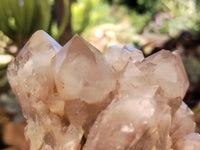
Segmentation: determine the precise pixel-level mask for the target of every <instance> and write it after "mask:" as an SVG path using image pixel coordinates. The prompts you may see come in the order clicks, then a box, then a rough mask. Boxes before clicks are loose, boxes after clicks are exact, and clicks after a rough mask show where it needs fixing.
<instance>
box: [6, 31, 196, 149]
mask: <svg viewBox="0 0 200 150" xmlns="http://www.w3.org/2000/svg"><path fill="white" fill-rule="evenodd" d="M8 79H9V82H10V85H11V87H12V89H13V91H14V93H15V94H16V96H17V97H18V99H19V102H20V104H21V107H22V109H23V113H24V117H25V118H26V119H27V126H26V129H25V135H26V138H27V139H28V140H29V141H30V148H31V150H53V149H54V150H199V148H200V135H199V134H197V133H194V132H195V123H194V121H193V113H192V111H191V110H190V109H189V108H188V107H187V105H186V104H184V103H183V102H182V99H183V97H184V95H185V93H186V90H187V88H188V85H189V83H188V79H187V76H186V73H185V69H184V66H183V64H182V61H181V58H180V56H179V55H178V54H177V53H176V52H169V51H166V50H162V51H160V52H158V53H156V54H154V55H152V56H149V57H147V58H144V56H143V54H142V52H141V51H139V50H137V49H134V48H133V47H130V46H125V47H123V48H118V47H110V48H109V49H108V50H107V51H106V52H105V53H101V52H100V51H98V50H97V49H96V48H95V47H93V46H92V45H90V44H89V43H88V42H86V41H85V40H83V39H82V38H80V37H79V36H77V35H76V36H74V37H73V38H72V39H71V40H70V41H69V42H68V43H67V44H66V45H65V46H64V47H61V46H60V45H59V44H58V43H57V42H56V41H55V40H54V39H52V38H51V37H50V36H49V35H48V34H47V33H45V32H44V31H37V32H36V33H35V34H33V36H32V37H31V38H30V40H29V41H28V42H27V44H26V45H25V46H24V47H23V49H22V50H21V51H20V53H19V54H18V56H17V57H16V58H15V59H14V60H13V61H12V62H11V63H10V65H9V67H8Z"/></svg>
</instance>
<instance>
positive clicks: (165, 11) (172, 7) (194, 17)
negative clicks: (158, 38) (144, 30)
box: [147, 0, 200, 36]
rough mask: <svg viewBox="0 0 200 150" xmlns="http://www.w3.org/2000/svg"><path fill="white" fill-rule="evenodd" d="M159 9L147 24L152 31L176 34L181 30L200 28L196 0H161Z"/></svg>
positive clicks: (196, 29) (158, 5)
mask: <svg viewBox="0 0 200 150" xmlns="http://www.w3.org/2000/svg"><path fill="white" fill-rule="evenodd" d="M157 10H158V11H157V13H156V14H155V16H154V20H153V21H151V22H150V23H149V24H148V25H147V27H148V28H149V31H151V32H155V33H161V34H169V35H171V36H174V35H177V34H178V33H179V32H180V31H181V30H187V29H188V30H193V31H198V30H199V25H198V22H199V21H200V19H199V13H198V9H197V7H196V1H195V0H168V1H165V0H160V3H158V4H157ZM166 16H167V17H166ZM158 21H159V23H158Z"/></svg>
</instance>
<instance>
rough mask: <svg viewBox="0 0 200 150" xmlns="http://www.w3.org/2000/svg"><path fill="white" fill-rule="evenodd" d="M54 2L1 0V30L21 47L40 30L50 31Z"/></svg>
mask: <svg viewBox="0 0 200 150" xmlns="http://www.w3.org/2000/svg"><path fill="white" fill-rule="evenodd" d="M52 2H53V1H52V0H42V1H41V0H1V1H0V20H1V21H0V30H1V31H3V32H4V34H6V35H7V36H9V37H10V38H11V39H12V40H13V41H17V42H16V43H17V44H18V45H19V46H21V45H23V44H24V41H25V40H27V39H28V38H29V37H30V35H31V34H32V33H33V32H34V31H35V30H38V29H42V30H45V31H48V28H49V24H50V19H51V8H52V4H53V3H52Z"/></svg>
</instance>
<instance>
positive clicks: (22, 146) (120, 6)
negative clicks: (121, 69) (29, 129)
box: [0, 0, 200, 150]
mask: <svg viewBox="0 0 200 150" xmlns="http://www.w3.org/2000/svg"><path fill="white" fill-rule="evenodd" d="M39 29H42V30H45V31H46V32H48V33H49V34H50V35H51V36H52V37H53V38H54V39H56V40H57V41H58V42H59V43H60V44H62V45H63V44H65V43H66V42H67V41H68V40H69V39H70V38H71V37H72V36H73V35H74V34H79V35H81V36H82V37H84V38H85V39H87V40H88V41H89V42H91V43H92V44H93V45H95V46H96V47H97V48H98V49H100V50H101V51H104V50H105V49H106V48H107V47H108V46H110V45H119V46H123V45H127V44H128V45H132V46H134V47H137V48H138V49H141V50H142V51H143V52H144V54H145V56H148V55H150V54H152V53H155V52H157V51H159V50H161V49H167V50H171V51H173V50H179V51H180V52H181V55H182V58H183V62H184V65H185V68H186V71H187V74H188V77H189V80H190V87H189V90H188V92H187V94H186V97H185V99H184V101H185V102H186V103H187V104H188V105H189V107H190V108H191V109H193V111H194V114H195V120H196V123H197V125H200V103H199V101H200V0H0V149H5V150H28V149H29V148H28V143H27V142H26V140H25V138H24V136H23V130H24V126H25V121H24V119H23V116H22V113H21V109H20V106H19V104H18V102H17V99H16V98H15V96H14V95H13V93H12V91H11V89H10V86H9V84H8V81H7V77H6V69H7V65H8V63H9V62H10V60H11V59H12V58H13V57H15V56H16V55H17V53H18V52H19V50H20V49H21V48H22V47H23V45H24V44H25V43H26V42H27V40H28V39H29V38H30V36H31V35H32V34H33V33H34V32H35V31H36V30H39ZM197 131H198V132H199V131H200V129H199V128H198V127H197Z"/></svg>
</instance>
